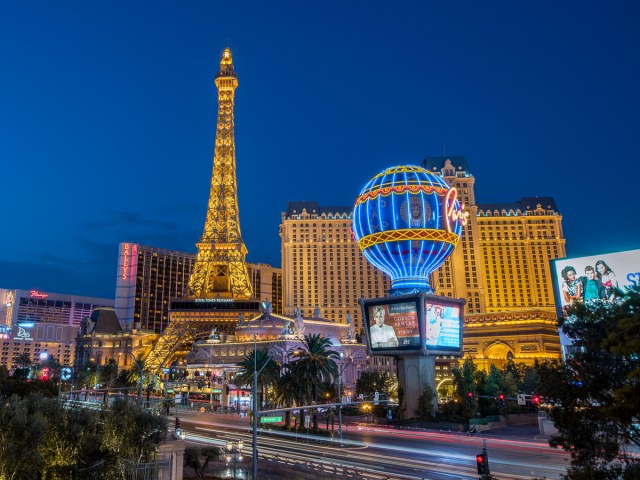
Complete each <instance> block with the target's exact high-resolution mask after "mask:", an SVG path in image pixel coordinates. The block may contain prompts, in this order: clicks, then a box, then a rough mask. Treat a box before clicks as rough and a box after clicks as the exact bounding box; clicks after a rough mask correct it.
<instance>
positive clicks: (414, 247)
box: [353, 166, 468, 293]
mask: <svg viewBox="0 0 640 480" xmlns="http://www.w3.org/2000/svg"><path fill="white" fill-rule="evenodd" d="M353 219H354V228H353V233H354V237H355V240H356V243H357V245H358V247H359V248H360V249H361V250H362V252H363V254H364V256H365V258H367V260H368V261H369V262H371V263H372V264H373V265H374V266H376V267H377V268H379V269H380V270H382V271H384V272H385V273H387V274H388V275H389V276H390V277H391V284H392V292H395V293H404V292H401V290H403V289H404V290H405V291H406V289H408V288H412V289H414V290H419V291H427V292H431V291H432V290H431V288H430V286H429V275H430V274H431V273H432V272H433V271H434V270H435V269H436V268H438V267H439V266H440V265H442V263H443V262H444V261H445V260H446V258H447V256H448V255H450V254H451V252H452V251H453V249H454V248H455V246H456V245H457V243H458V241H459V239H460V237H461V234H462V227H463V226H464V225H465V224H466V223H467V219H468V212H465V211H464V206H462V205H461V204H460V203H459V202H458V199H457V192H456V190H455V189H453V188H451V187H450V186H449V185H448V184H447V183H446V182H445V181H444V180H442V179H441V178H440V177H439V176H437V175H434V174H432V173H429V172H427V171H426V170H424V169H423V168H421V167H416V166H399V167H392V168H389V169H386V170H384V171H383V172H381V173H379V174H377V175H376V176H375V177H374V178H373V179H372V180H370V181H369V182H368V183H367V184H366V185H365V187H364V188H363V189H362V191H361V192H360V195H359V196H358V198H357V201H356V205H355V207H354V215H353Z"/></svg>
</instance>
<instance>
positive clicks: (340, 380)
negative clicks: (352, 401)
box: [338, 352, 357, 447]
mask: <svg viewBox="0 0 640 480" xmlns="http://www.w3.org/2000/svg"><path fill="white" fill-rule="evenodd" d="M356 353H357V352H356ZM342 357H343V353H342V352H340V358H342ZM353 360H354V358H353V357H352V356H351V355H347V358H346V361H345V363H344V364H343V365H342V367H340V368H338V402H340V403H342V396H341V394H340V387H341V385H342V374H343V373H344V370H345V368H347V365H349V364H350V363H352V362H353ZM338 434H339V435H340V446H341V447H342V446H343V444H342V405H340V406H339V407H338Z"/></svg>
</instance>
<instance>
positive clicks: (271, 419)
mask: <svg viewBox="0 0 640 480" xmlns="http://www.w3.org/2000/svg"><path fill="white" fill-rule="evenodd" d="M281 421H282V417H260V423H278V422H281Z"/></svg>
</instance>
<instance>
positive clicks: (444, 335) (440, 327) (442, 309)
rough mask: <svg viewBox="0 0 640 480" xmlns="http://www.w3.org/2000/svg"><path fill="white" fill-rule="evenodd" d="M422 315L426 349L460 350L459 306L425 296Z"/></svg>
mask: <svg viewBox="0 0 640 480" xmlns="http://www.w3.org/2000/svg"><path fill="white" fill-rule="evenodd" d="M424 316H425V324H426V335H425V345H426V347H427V349H428V350H449V349H450V350H452V351H457V350H460V337H461V335H460V328H461V327H460V322H461V319H460V306H458V305H450V304H449V303H448V302H447V303H444V302H440V301H437V300H434V299H433V298H426V299H425V302H424Z"/></svg>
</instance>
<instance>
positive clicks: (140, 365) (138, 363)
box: [120, 351, 144, 410]
mask: <svg viewBox="0 0 640 480" xmlns="http://www.w3.org/2000/svg"><path fill="white" fill-rule="evenodd" d="M122 353H123V352H120V355H122ZM124 353H125V355H126V354H129V355H131V357H132V358H133V364H134V365H135V366H136V367H138V407H140V410H142V376H143V366H144V362H142V361H141V360H138V359H137V358H136V356H135V355H134V354H133V352H129V351H126V352H124Z"/></svg>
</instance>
